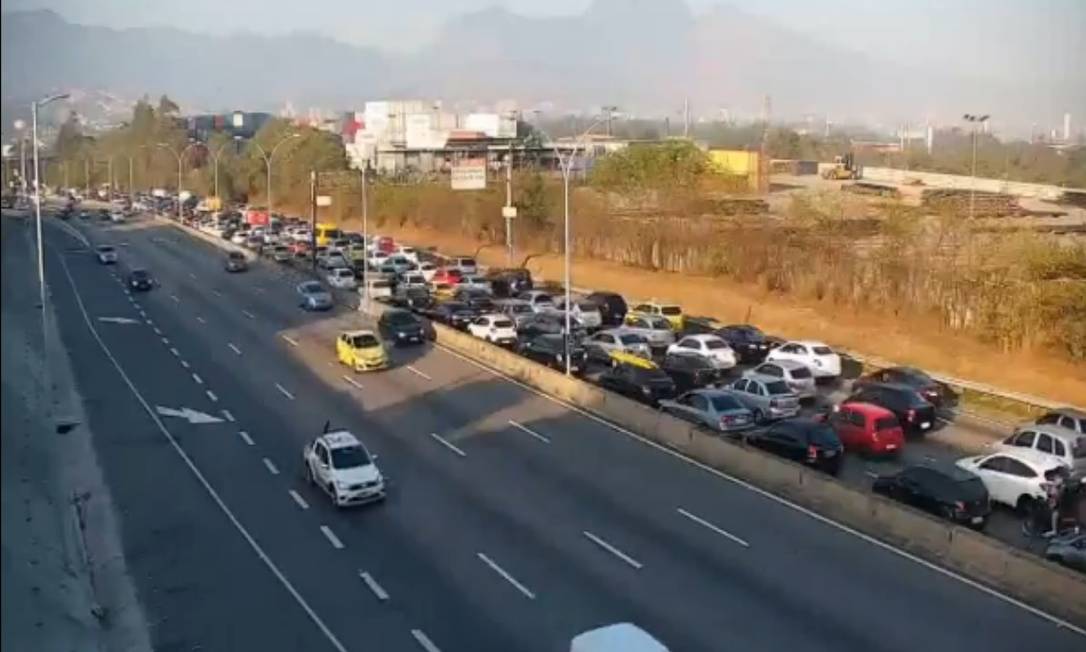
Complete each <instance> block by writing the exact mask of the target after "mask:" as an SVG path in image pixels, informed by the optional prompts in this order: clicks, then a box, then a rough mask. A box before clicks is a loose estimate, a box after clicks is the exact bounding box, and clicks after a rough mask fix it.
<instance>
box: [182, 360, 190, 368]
mask: <svg viewBox="0 0 1086 652" xmlns="http://www.w3.org/2000/svg"><path fill="white" fill-rule="evenodd" d="M181 366H182V367H184V368H185V369H188V368H189V362H188V360H182V361H181Z"/></svg>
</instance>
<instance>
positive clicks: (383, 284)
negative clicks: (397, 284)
mask: <svg viewBox="0 0 1086 652" xmlns="http://www.w3.org/2000/svg"><path fill="white" fill-rule="evenodd" d="M370 287H373V288H377V289H381V290H383V289H385V288H390V287H392V284H391V283H389V282H388V281H370Z"/></svg>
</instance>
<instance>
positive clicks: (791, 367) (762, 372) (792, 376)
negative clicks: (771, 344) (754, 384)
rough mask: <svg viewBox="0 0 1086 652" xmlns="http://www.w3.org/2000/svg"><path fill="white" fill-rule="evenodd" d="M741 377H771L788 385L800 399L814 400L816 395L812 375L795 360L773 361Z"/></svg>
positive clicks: (803, 365) (749, 370)
mask: <svg viewBox="0 0 1086 652" xmlns="http://www.w3.org/2000/svg"><path fill="white" fill-rule="evenodd" d="M743 376H745V377H749V376H772V377H773V378H780V379H781V380H783V381H784V382H786V383H788V386H789V387H790V388H792V391H793V392H795V393H796V394H799V397H800V398H814V397H815V395H816V394H817V393H818V392H817V390H816V388H815V379H814V374H813V373H811V370H810V369H809V368H807V365H805V364H803V363H802V362H796V361H795V360H774V361H772V362H763V363H762V364H760V365H758V366H757V367H754V368H753V369H748V370H747V371H744V372H743Z"/></svg>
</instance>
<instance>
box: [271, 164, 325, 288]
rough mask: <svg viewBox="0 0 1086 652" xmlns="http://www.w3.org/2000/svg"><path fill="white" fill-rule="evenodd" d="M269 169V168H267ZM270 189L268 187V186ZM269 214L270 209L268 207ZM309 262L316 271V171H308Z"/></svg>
mask: <svg viewBox="0 0 1086 652" xmlns="http://www.w3.org/2000/svg"><path fill="white" fill-rule="evenodd" d="M269 169H270V166H269ZM269 187H270V186H269ZM268 214H269V215H270V214H271V207H270V206H269V207H268ZM309 260H310V263H311V264H312V266H313V269H314V270H316V269H317V171H316V170H310V171H309Z"/></svg>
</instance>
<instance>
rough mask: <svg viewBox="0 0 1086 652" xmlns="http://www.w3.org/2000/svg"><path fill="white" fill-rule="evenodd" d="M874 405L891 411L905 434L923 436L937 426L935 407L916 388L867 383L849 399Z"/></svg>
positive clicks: (892, 384) (894, 384) (895, 384)
mask: <svg viewBox="0 0 1086 652" xmlns="http://www.w3.org/2000/svg"><path fill="white" fill-rule="evenodd" d="M847 400H848V401H849V402H853V401H859V402H863V403H874V404H875V405H881V406H882V407H884V408H886V409H887V410H890V411H891V412H893V413H894V416H895V417H897V420H898V422H899V423H900V424H901V428H902V429H903V430H904V431H905V434H907V435H908V434H914V435H915V434H923V433H925V432H927V431H929V430H931V429H932V428H933V427H934V426H935V406H934V405H932V404H931V403H930V402H928V401H927V400H926V399H925V398H924V397H923V396H922V395H921V394H920V392H919V391H917V389H916V388H915V387H910V386H909V385H901V384H897V383H866V384H864V385H861V386H860V387H859V389H857V390H855V391H854V392H853V393H852V395H851V396H849V397H848V399H847Z"/></svg>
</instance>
